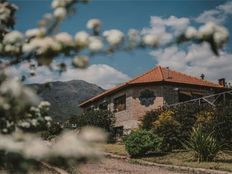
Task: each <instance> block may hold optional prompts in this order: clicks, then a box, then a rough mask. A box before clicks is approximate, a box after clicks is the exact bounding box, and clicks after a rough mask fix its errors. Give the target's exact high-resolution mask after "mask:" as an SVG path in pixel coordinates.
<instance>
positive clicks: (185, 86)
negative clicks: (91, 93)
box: [80, 66, 225, 132]
mask: <svg viewBox="0 0 232 174" xmlns="http://www.w3.org/2000/svg"><path fill="white" fill-rule="evenodd" d="M203 79H204V77H203V76H201V78H196V77H192V76H190V75H186V74H183V73H180V72H177V71H174V70H171V69H169V68H166V67H161V66H157V67H155V68H153V69H152V70H150V71H148V72H146V73H144V74H143V75H140V76H138V77H136V78H134V79H132V80H130V81H128V82H126V83H123V84H121V85H119V86H116V87H114V88H112V89H109V90H107V91H105V92H103V93H101V94H99V95H97V96H95V97H93V98H90V99H88V100H86V101H84V102H82V103H81V104H80V107H81V108H83V109H84V110H90V109H108V110H110V111H112V112H114V113H115V117H116V125H115V126H116V129H118V131H119V132H123V131H126V130H131V129H134V128H137V127H138V125H139V120H140V119H141V117H143V116H144V114H145V113H146V112H147V111H149V110H152V109H157V108H160V107H162V106H165V105H170V104H174V103H178V102H182V101H187V100H190V99H193V98H199V97H203V96H206V95H210V94H215V93H218V92H220V91H222V90H224V86H225V79H220V81H219V84H216V83H212V82H209V81H206V80H203Z"/></svg>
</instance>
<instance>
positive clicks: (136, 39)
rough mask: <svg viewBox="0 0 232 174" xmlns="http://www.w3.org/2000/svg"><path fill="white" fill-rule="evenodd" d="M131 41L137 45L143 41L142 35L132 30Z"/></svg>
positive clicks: (129, 35)
mask: <svg viewBox="0 0 232 174" xmlns="http://www.w3.org/2000/svg"><path fill="white" fill-rule="evenodd" d="M128 37H129V41H131V42H134V43H137V42H140V41H141V37H140V33H139V31H138V30H136V29H130V30H129V31H128Z"/></svg>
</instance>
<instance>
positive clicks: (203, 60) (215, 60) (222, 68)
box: [151, 43, 232, 81]
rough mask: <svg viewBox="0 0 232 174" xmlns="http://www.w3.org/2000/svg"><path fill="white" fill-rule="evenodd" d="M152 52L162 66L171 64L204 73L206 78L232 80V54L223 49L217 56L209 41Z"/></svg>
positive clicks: (174, 66)
mask: <svg viewBox="0 0 232 174" xmlns="http://www.w3.org/2000/svg"><path fill="white" fill-rule="evenodd" d="M151 54H152V55H153V56H154V57H155V59H156V60H157V62H158V64H159V65H161V66H169V67H170V68H172V69H175V70H177V71H181V72H185V73H187V74H190V75H194V76H196V77H200V75H201V74H202V73H203V74H205V76H206V79H208V80H212V81H216V79H219V78H223V77H225V78H226V79H227V80H228V81H232V78H231V74H232V68H231V65H232V54H229V53H226V52H224V51H221V52H220V57H217V56H215V55H214V54H213V53H212V51H211V50H210V47H209V45H208V44H207V43H203V44H201V45H196V44H192V45H190V46H189V47H188V48H187V50H183V49H180V48H178V47H177V46H172V47H168V48H165V49H159V50H156V51H153V52H151Z"/></svg>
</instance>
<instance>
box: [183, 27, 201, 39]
mask: <svg viewBox="0 0 232 174" xmlns="http://www.w3.org/2000/svg"><path fill="white" fill-rule="evenodd" d="M197 34H198V31H197V29H196V28H194V27H188V28H187V30H186V31H185V37H186V38H187V39H193V38H196V37H197Z"/></svg>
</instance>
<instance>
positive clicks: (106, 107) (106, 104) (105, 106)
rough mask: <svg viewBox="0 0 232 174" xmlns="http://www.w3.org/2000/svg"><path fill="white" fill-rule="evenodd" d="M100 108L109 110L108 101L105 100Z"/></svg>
mask: <svg viewBox="0 0 232 174" xmlns="http://www.w3.org/2000/svg"><path fill="white" fill-rule="evenodd" d="M99 109H101V110H107V109H108V103H107V102H106V101H105V102H103V103H101V104H99Z"/></svg>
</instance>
